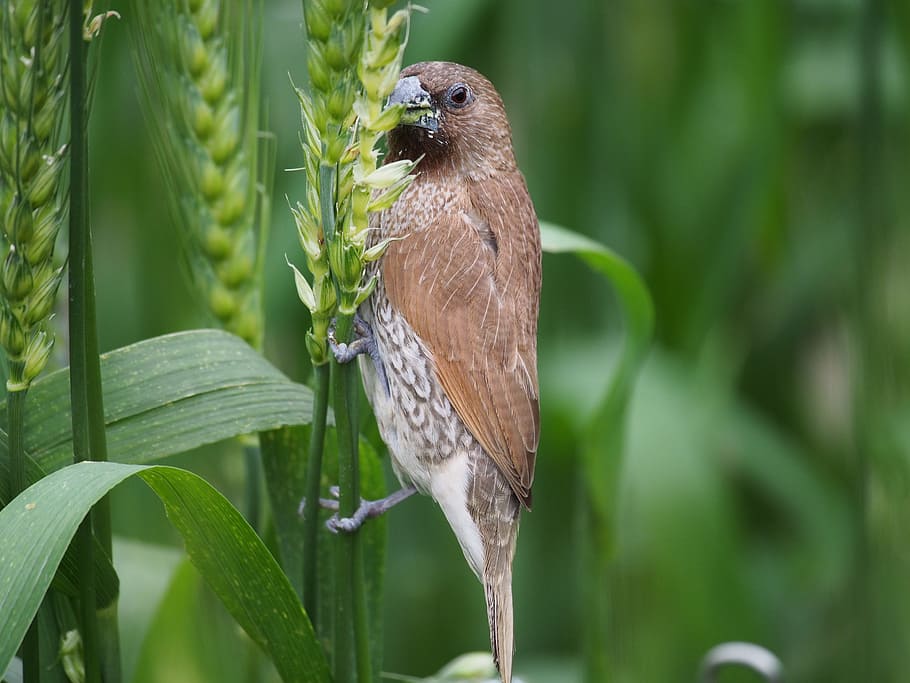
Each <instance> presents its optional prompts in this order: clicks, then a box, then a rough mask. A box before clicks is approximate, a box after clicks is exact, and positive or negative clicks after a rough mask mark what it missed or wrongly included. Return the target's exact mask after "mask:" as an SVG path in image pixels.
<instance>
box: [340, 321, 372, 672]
mask: <svg viewBox="0 0 910 683" xmlns="http://www.w3.org/2000/svg"><path fill="white" fill-rule="evenodd" d="M352 327H353V316H351V315H344V314H341V313H339V315H338V316H337V318H336V322H335V334H336V336H337V338H338V339H339V340H341V341H347V340H348V339H349V338H350V335H351V329H352ZM332 377H333V380H332V386H333V390H334V399H335V401H334V405H335V427H336V430H337V432H338V488H339V489H340V495H339V502H338V514H339V516H340V517H350V516H351V515H353V514H354V511H355V510H356V509H357V506H358V505H359V503H360V471H359V467H358V465H359V462H358V448H357V446H358V443H357V439H358V430H357V404H356V400H357V385H356V383H357V377H358V375H357V366H356V365H354V364H353V363H345V364H343V365H341V364H338V363H334V362H333V368H332ZM362 545H363V544H362V541H361V537H360V533H359V532H354V533H352V534H339V550H338V571H337V581H338V583H337V584H336V590H337V591H338V593H337V596H336V600H337V605H336V610H337V613H338V614H339V616H340V615H341V614H343V615H344V618H343V619H339V621H338V622H336V643H337V645H338V649H337V650H336V653H335V655H336V658H337V659H336V665H337V664H338V662H342V664H341V666H342V667H350V653H352V652H353V653H354V654H355V657H356V667H357V679H356V680H357V681H359V683H368V682H369V681H370V680H371V679H372V666H371V661H370V632H369V616H368V611H367V605H366V581H365V578H364V570H363V547H362ZM351 636H353V638H354V642H353V647H351V643H350V641H349V639H350V638H351ZM337 638H345V640H343V641H342V640H337ZM341 653H345V654H347V656H342V657H339V656H338V655H339V654H341ZM342 673H344V674H345V676H346V677H344V678H342V677H341V676H340V675H339V674H338V673H336V677H335V680H336V681H337V682H339V683H340V682H341V681H346V680H353V679H352V678H351V672H350V670H349V668H348V669H347V670H344V671H342Z"/></svg>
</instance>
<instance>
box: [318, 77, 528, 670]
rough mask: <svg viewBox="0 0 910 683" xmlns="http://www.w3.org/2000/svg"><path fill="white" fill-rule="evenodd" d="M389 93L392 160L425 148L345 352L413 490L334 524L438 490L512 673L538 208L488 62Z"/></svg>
mask: <svg viewBox="0 0 910 683" xmlns="http://www.w3.org/2000/svg"><path fill="white" fill-rule="evenodd" d="M390 102H391V103H392V104H395V103H402V104H404V105H405V107H406V110H405V114H404V117H403V118H402V124H401V125H399V126H398V127H397V128H395V129H394V130H393V131H391V132H390V134H389V154H388V157H387V161H396V160H399V159H417V158H421V161H420V163H419V166H418V175H417V178H416V180H415V181H414V182H413V184H412V185H411V186H410V187H409V188H408V189H407V190H406V191H405V193H404V194H403V195H402V196H401V198H400V199H399V200H398V201H397V202H396V203H395V205H394V206H392V207H391V208H390V209H387V210H385V211H383V212H381V213H379V214H374V216H373V222H372V224H371V228H373V230H372V231H371V240H372V243H374V244H375V243H376V242H378V241H379V240H384V239H389V238H392V239H393V241H392V243H391V245H390V246H389V248H388V250H387V251H386V252H385V254H384V256H383V257H382V258H381V259H380V260H379V261H378V262H376V263H375V264H374V266H373V267H374V268H378V272H379V274H380V278H379V282H378V284H377V286H376V289H375V291H374V293H373V294H372V296H371V297H370V298H369V300H368V301H367V302H366V303H365V304H364V306H363V307H362V309H361V316H362V318H363V321H364V322H365V323H366V324H365V325H361V329H360V333H361V335H362V336H364V337H365V339H364V340H363V342H365V343H358V342H355V343H354V344H352V345H351V348H350V349H348V348H344V345H339V346H341V348H338V347H336V355H337V356H338V357H339V359H340V360H348V359H350V357H352V356H353V355H354V354H355V353H356V352H357V351H360V352H362V351H363V350H365V348H367V347H369V351H370V353H371V355H372V356H373V361H374V362H373V363H370V362H363V363H362V365H361V368H362V371H363V379H364V386H365V388H366V392H367V395H368V396H369V399H370V402H371V404H372V406H373V411H374V412H375V414H376V419H377V422H378V424H379V430H380V433H381V435H382V438H383V440H384V441H385V443H386V444H387V445H388V447H389V452H390V454H391V459H392V464H393V467H394V469H395V472H396V474H397V475H398V478H399V479H400V480H401V482H402V484H403V485H404V487H405V488H404V489H402V490H401V491H400V492H398V493H397V494H393V496H391V497H390V499H387V501H383V502H377V503H378V504H377V503H373V504H372V505H370V504H367V505H366V506H365V507H363V508H361V510H359V511H358V514H357V515H355V518H354V519H350V520H336V528H340V529H345V528H353V527H354V525H356V524H359V522H360V521H362V519H363V518H365V517H367V516H373V515H374V514H377V513H379V512H381V511H383V510H385V509H387V508H388V507H389V503H394V502H397V501H398V500H401V499H403V498H405V497H407V496H408V495H410V493H412V492H413V490H414V489H415V488H416V490H417V491H419V492H421V493H424V494H427V495H430V496H432V497H433V499H434V500H436V502H437V503H438V504H439V506H440V507H441V508H442V510H443V512H444V513H445V516H446V518H447V520H448V522H449V524H450V525H451V527H452V530H453V531H454V532H455V536H456V537H457V538H458V542H459V543H460V544H461V548H462V550H463V551H464V555H465V558H466V559H467V561H468V564H469V565H470V566H471V569H473V571H474V573H475V574H476V575H477V576H478V578H479V579H480V580H481V582H482V583H483V587H484V593H485V595H486V602H487V615H488V619H489V625H490V640H491V644H492V648H493V655H494V658H495V660H496V663H497V666H498V667H499V670H500V673H501V675H502V679H503V681H504V683H509V681H511V678H512V652H513V617H512V558H513V556H514V554H515V541H516V538H517V536H518V520H519V514H520V512H521V507H522V505H523V506H525V507H528V508H530V505H531V483H532V481H533V479H534V459H535V456H536V453H537V445H538V440H539V434H540V416H539V405H538V396H539V392H538V383H537V314H538V305H539V295H540V278H541V264H540V232H539V227H538V223H537V216H536V214H535V212H534V206H533V205H532V203H531V198H530V196H529V195H528V190H527V187H526V185H525V181H524V177H523V176H522V174H521V172H520V171H519V170H518V167H517V166H516V163H515V156H514V153H513V151H512V137H511V128H510V126H509V122H508V119H507V118H506V113H505V109H504V107H503V103H502V100H501V98H500V96H499V94H498V93H497V92H496V90H495V88H494V87H493V85H492V84H491V83H490V82H489V81H488V80H487V79H486V78H484V77H483V76H482V75H481V74H479V73H478V72H476V71H474V70H473V69H470V68H468V67H465V66H461V65H459V64H452V63H448V62H424V63H420V64H414V65H413V66H410V67H408V68H406V69H405V70H404V71H402V72H401V77H400V80H399V81H398V84H397V86H396V88H395V91H394V93H393V95H392V97H391V99H390ZM370 329H371V330H372V339H371V340H370V339H368V335H369V334H370Z"/></svg>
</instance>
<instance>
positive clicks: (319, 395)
mask: <svg viewBox="0 0 910 683" xmlns="http://www.w3.org/2000/svg"><path fill="white" fill-rule="evenodd" d="M330 367H331V366H330V365H329V364H328V363H324V364H322V365H317V366H316V367H314V368H313V373H314V379H315V386H314V387H313V389H314V393H315V397H314V404H313V423H312V426H311V431H310V455H309V460H308V461H307V477H306V482H307V483H306V503H305V504H304V510H303V607H304V609H305V610H306V613H307V614H308V615H309V617H310V621H312V622H313V623H316V614H317V613H316V609H317V607H318V595H319V591H318V581H317V579H318V574H317V565H318V559H319V553H318V543H319V485H320V482H321V480H322V454H323V451H324V450H325V449H324V445H325V423H326V415H327V413H328V408H329V380H330V378H331V371H330Z"/></svg>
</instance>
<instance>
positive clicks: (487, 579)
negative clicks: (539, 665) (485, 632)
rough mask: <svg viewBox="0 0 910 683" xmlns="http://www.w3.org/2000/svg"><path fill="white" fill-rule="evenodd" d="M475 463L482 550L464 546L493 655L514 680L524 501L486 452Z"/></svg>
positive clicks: (474, 501)
mask: <svg viewBox="0 0 910 683" xmlns="http://www.w3.org/2000/svg"><path fill="white" fill-rule="evenodd" d="M475 468H476V469H475V471H474V473H473V477H472V479H471V485H470V487H469V488H468V496H467V504H468V505H467V507H468V512H469V513H470V515H471V518H472V520H473V521H474V523H475V524H476V528H477V531H478V532H479V536H480V541H481V544H482V546H483V552H482V553H478V554H477V555H476V556H474V555H472V554H471V553H470V552H469V548H468V547H467V546H466V545H465V544H464V543H463V544H462V547H463V548H464V550H465V557H467V558H468V563H469V564H471V568H472V569H473V570H474V571H475V572H476V573H477V575H478V577H479V578H480V581H481V583H483V592H484V595H485V596H486V599H487V620H488V621H489V624H490V645H491V647H492V650H493V658H494V659H495V660H496V666H497V667H498V668H499V673H500V675H501V676H502V681H503V683H511V681H512V653H513V651H514V647H515V645H514V643H515V637H514V630H513V617H512V559H513V558H514V557H515V542H516V541H517V540H518V521H519V517H520V514H521V503H520V502H519V501H518V498H516V496H515V494H514V493H513V492H512V489H511V487H510V486H509V482H508V481H507V480H506V478H505V477H504V476H503V474H502V473H501V472H500V471H499V468H498V467H496V465H495V464H494V463H493V460H492V459H491V458H489V457H487V456H486V454H483V457H482V458H479V459H478V460H477V461H476V462H475ZM453 528H454V525H453ZM456 535H457V533H456Z"/></svg>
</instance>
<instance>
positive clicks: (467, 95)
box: [446, 83, 474, 109]
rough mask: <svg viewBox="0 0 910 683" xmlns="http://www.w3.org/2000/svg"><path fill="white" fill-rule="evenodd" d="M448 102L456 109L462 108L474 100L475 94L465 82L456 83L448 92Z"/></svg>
mask: <svg viewBox="0 0 910 683" xmlns="http://www.w3.org/2000/svg"><path fill="white" fill-rule="evenodd" d="M446 100H447V101H448V104H449V105H450V106H452V107H454V108H455V109H461V108H462V107H465V106H467V105H469V104H471V102H473V101H474V94H473V93H472V92H471V89H470V88H469V87H468V86H467V85H465V84H464V83H456V84H455V85H453V86H452V87H451V88H449V91H448V92H447V93H446Z"/></svg>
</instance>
